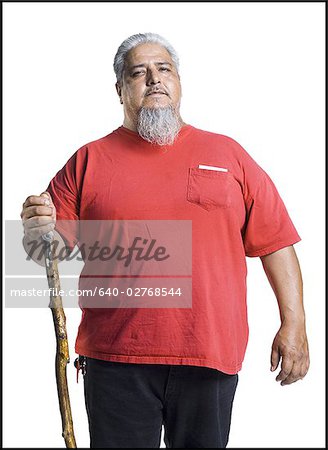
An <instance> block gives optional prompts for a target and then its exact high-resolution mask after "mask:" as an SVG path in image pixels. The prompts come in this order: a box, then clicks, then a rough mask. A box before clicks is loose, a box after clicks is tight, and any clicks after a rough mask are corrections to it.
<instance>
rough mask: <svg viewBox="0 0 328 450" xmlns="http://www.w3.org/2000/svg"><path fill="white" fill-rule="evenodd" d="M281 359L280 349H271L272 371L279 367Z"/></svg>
mask: <svg viewBox="0 0 328 450" xmlns="http://www.w3.org/2000/svg"><path fill="white" fill-rule="evenodd" d="M279 361H280V353H279V351H278V349H276V348H272V351H271V369H270V370H271V372H274V371H275V370H276V369H277V367H278V364H279Z"/></svg>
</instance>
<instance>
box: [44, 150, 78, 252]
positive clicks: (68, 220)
mask: <svg viewBox="0 0 328 450" xmlns="http://www.w3.org/2000/svg"><path fill="white" fill-rule="evenodd" d="M86 156H87V148H86V147H82V148H81V149H79V150H78V151H77V152H76V153H74V155H73V156H72V157H71V158H70V159H69V160H68V161H67V163H66V164H65V165H64V167H63V168H62V169H61V170H60V171H59V172H57V174H56V175H55V176H54V178H53V179H52V180H51V182H50V183H49V186H48V187H47V189H46V190H47V192H49V193H50V195H51V197H52V200H53V203H54V205H55V208H56V230H57V231H58V233H59V234H60V235H61V236H62V238H63V239H64V241H65V243H66V245H67V246H68V247H69V248H70V250H73V248H74V247H75V245H76V244H77V243H78V240H79V210H80V193H81V189H82V184H83V175H84V171H85V170H84V169H85V165H86Z"/></svg>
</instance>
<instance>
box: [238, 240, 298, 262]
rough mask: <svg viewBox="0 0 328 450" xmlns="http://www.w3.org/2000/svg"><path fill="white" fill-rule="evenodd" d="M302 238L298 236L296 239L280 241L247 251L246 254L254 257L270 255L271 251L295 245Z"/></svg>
mask: <svg viewBox="0 0 328 450" xmlns="http://www.w3.org/2000/svg"><path fill="white" fill-rule="evenodd" d="M300 240H301V238H300V237H297V238H294V239H288V240H285V241H278V242H276V243H274V244H272V245H270V246H269V247H265V248H262V249H260V250H256V251H254V252H246V256H248V257H250V258H253V257H256V256H265V255H269V254H270V253H274V252H276V251H278V250H281V249H282V248H285V247H288V246H290V245H294V244H297V242H300Z"/></svg>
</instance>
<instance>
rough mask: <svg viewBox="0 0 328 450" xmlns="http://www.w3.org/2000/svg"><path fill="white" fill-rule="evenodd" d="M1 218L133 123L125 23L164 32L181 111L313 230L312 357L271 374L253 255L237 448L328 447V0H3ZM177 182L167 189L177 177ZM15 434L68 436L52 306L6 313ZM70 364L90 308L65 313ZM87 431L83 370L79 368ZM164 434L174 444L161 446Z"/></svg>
mask: <svg viewBox="0 0 328 450" xmlns="http://www.w3.org/2000/svg"><path fill="white" fill-rule="evenodd" d="M3 9H4V32H3V36H4V46H3V49H4V72H3V74H4V187H5V189H4V213H5V214H4V217H5V219H17V220H19V214H20V211H21V205H22V203H23V201H24V200H25V198H26V197H27V196H28V195H30V194H38V193H41V192H42V191H43V190H44V189H45V188H46V186H47V185H48V182H49V180H50V179H51V178H52V177H53V176H54V175H55V173H56V172H57V171H58V170H59V169H60V168H61V167H62V166H63V165H64V163H65V162H66V161H67V159H68V158H69V157H70V156H71V155H72V153H73V152H75V150H77V149H78V148H79V147H80V146H82V145H83V144H85V143H87V142H89V141H92V140H94V139H97V138H99V137H102V136H104V135H106V134H108V133H109V132H111V131H112V130H113V129H115V128H117V127H118V126H120V125H121V124H122V118H123V113H122V109H121V105H120V103H119V100H118V97H117V95H116V92H115V89H114V83H115V78H114V73H113V70H112V62H113V57H114V54H115V53H116V50H117V48H118V46H119V45H120V43H121V42H122V41H123V40H124V39H125V38H126V37H128V36H129V35H131V34H134V33H138V32H146V31H152V32H156V33H159V34H162V35H163V36H165V37H166V38H167V39H168V40H169V41H171V43H172V44H173V46H174V47H175V48H176V49H177V51H178V53H179V55H180V59H181V79H182V86H183V99H182V110H181V112H182V117H183V118H184V120H185V122H187V123H190V124H192V125H194V126H196V127H198V128H202V129H205V130H209V131H213V132H217V133H222V134H226V135H228V136H231V137H232V138H234V139H235V140H237V141H238V142H239V143H240V144H241V145H242V146H243V147H244V148H245V149H246V150H247V151H248V152H249V153H250V154H251V155H252V156H253V158H254V159H255V160H256V161H257V162H258V163H259V164H260V165H261V166H262V167H263V168H264V169H265V170H266V171H267V172H268V173H269V174H270V176H271V178H272V179H273V180H274V182H275V184H276V186H277V188H278V190H279V192H280V194H281V196H282V197H283V199H284V201H285V204H286V206H287V208H288V210H289V213H290V215H291V217H292V219H293V222H294V224H295V226H296V228H297V230H298V232H299V234H300V235H301V237H302V241H301V242H300V243H299V244H297V245H296V246H295V248H296V251H297V254H298V257H299V260H300V263H301V266H302V271H303V278H304V292H305V300H304V301H305V308H306V312H307V330H308V337H309V344H310V350H311V368H310V371H309V373H308V375H307V377H305V379H304V380H303V381H299V382H297V383H295V384H293V385H291V386H285V387H281V386H280V385H279V384H278V383H276V382H275V376H276V374H277V373H278V372H277V373H274V374H272V373H270V370H269V367H270V348H271V343H272V340H273V338H274V335H275V333H276V331H277V329H278V326H279V314H278V308H277V303H276V300H275V297H274V295H273V293H272V290H271V288H270V286H269V283H268V281H267V279H266V277H265V274H264V271H263V269H262V266H261V262H260V260H259V258H254V259H248V261H247V262H248V269H249V275H248V305H249V324H250V339H249V345H248V349H247V353H246V358H245V362H244V366H243V369H242V371H241V372H240V381H239V387H238V389H237V393H236V397H235V403H234V409H233V417H232V426H231V434H230V442H229V447H244V448H246V447H253V448H254V447H262V448H263V447H264V448H268V447H317V448H320V447H324V419H325V416H324V398H325V386H324V375H325V365H324V312H325V303H324V302H325V300H324V248H325V237H324V158H325V156H324V127H325V122H324V3H323V2H321V3H320V2H317V3H306V2H305V3H297V2H296V3H284V2H278V3H275V2H273V3H265V2H260V3H252V2H251V3H225V2H223V3H203V4H202V3H108V2H105V3H88V2H87V3H66V4H65V3H46V2H44V3H12V4H10V3H5V4H4V8H3ZM168 189H169V186H168ZM4 313H5V315H4V334H3V337H4V345H3V348H4V385H3V386H4V411H3V412H4V426H5V428H4V446H5V447H43V448H45V447H64V441H63V439H62V437H61V422H60V414H59V408H58V404H57V392H56V384H55V376H54V355H55V337H54V331H53V325H52V317H51V312H50V311H49V309H48V308H44V309H34V310H31V309H28V308H26V309H21V310H18V309H5V311H4ZM66 315H67V329H68V335H69V341H70V349H71V350H70V352H71V361H73V360H74V358H75V353H74V341H75V337H76V333H77V327H78V324H79V321H80V311H79V310H78V309H70V310H67V311H66ZM68 378H69V385H70V395H71V403H72V409H73V418H74V425H75V433H76V439H77V444H78V446H79V447H88V446H89V436H88V426H87V419H86V413H85V408H84V398H83V382H82V381H80V383H79V384H76V381H75V370H74V368H73V364H72V363H71V364H70V365H69V366H68ZM162 445H163V444H162Z"/></svg>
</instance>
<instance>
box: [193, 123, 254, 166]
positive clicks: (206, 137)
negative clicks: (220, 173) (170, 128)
mask: <svg viewBox="0 0 328 450" xmlns="http://www.w3.org/2000/svg"><path fill="white" fill-rule="evenodd" d="M193 129H194V137H195V138H196V139H199V140H200V141H202V142H203V143H206V144H212V145H214V146H216V147H217V148H218V149H220V150H221V151H222V150H223V149H225V150H226V151H227V152H228V153H229V154H230V156H232V157H235V158H236V159H240V160H244V159H245V160H248V159H251V160H252V157H251V156H250V154H249V153H248V152H247V151H246V150H245V148H244V147H243V146H242V145H241V144H240V143H239V142H238V141H237V140H236V139H234V138H232V137H231V136H228V135H226V134H222V133H216V132H213V131H206V130H202V129H200V128H196V127H193Z"/></svg>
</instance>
